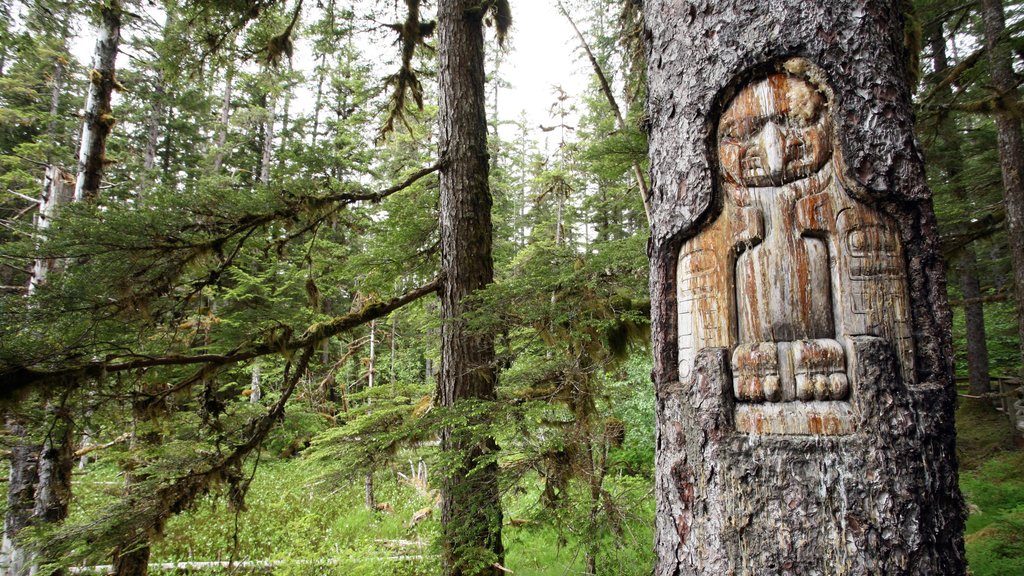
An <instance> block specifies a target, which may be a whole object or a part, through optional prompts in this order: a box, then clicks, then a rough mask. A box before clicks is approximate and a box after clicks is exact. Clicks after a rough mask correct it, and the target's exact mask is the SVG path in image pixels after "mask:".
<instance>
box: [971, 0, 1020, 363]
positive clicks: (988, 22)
mask: <svg viewBox="0 0 1024 576" xmlns="http://www.w3.org/2000/svg"><path fill="white" fill-rule="evenodd" d="M981 15H982V19H983V20H984V22H985V47H986V48H987V49H988V62H989V73H990V75H991V78H992V88H993V89H995V91H996V93H997V94H998V96H999V104H1000V105H999V106H997V107H996V130H997V132H998V138H999V164H1000V166H1001V167H1002V171H1003V204H1004V205H1005V208H1006V231H1007V235H1008V237H1009V242H1008V243H1007V244H1008V246H1009V248H1010V260H1011V262H1012V263H1013V281H1014V287H1015V291H1016V295H1017V336H1018V338H1020V346H1021V354H1022V356H1024V174H1022V171H1024V132H1022V131H1021V125H1020V122H1021V113H1022V109H1021V106H1020V105H1019V104H1018V102H1017V100H1018V98H1019V97H1020V94H1019V92H1018V90H1017V84H1018V79H1017V75H1016V74H1015V73H1014V71H1013V61H1012V53H1011V46H1010V42H1009V40H1010V39H1009V38H1008V37H1007V36H1006V23H1005V17H1004V15H1003V3H1002V0H981Z"/></svg>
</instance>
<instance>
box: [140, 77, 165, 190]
mask: <svg viewBox="0 0 1024 576" xmlns="http://www.w3.org/2000/svg"><path fill="white" fill-rule="evenodd" d="M163 100H164V82H163V78H162V77H161V78H158V79H157V82H156V89H155V90H154V94H153V101H152V103H151V106H150V109H149V117H148V118H147V119H146V132H147V134H146V149H145V151H144V152H143V155H142V169H143V170H145V171H146V172H147V173H148V172H150V171H152V170H153V168H155V167H156V149H157V146H158V145H159V143H160V120H161V119H163V116H164V104H163Z"/></svg>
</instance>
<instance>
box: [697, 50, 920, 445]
mask: <svg viewBox="0 0 1024 576" xmlns="http://www.w3.org/2000/svg"><path fill="white" fill-rule="evenodd" d="M785 70H786V71H784V72H777V73H773V74H770V75H768V76H767V77H762V78H759V79H755V80H754V81H752V82H750V83H748V84H747V85H745V86H742V87H741V88H740V89H739V91H738V93H737V94H736V95H735V96H734V97H733V98H732V100H731V101H730V102H729V103H728V106H727V107H726V108H725V110H724V112H723V114H722V116H721V119H720V121H719V124H718V159H719V184H720V185H719V187H718V190H719V192H720V193H721V194H722V196H723V198H722V200H723V202H722V208H721V213H720V214H719V216H718V217H717V219H716V220H715V221H714V222H713V223H712V224H711V225H709V226H707V227H706V228H704V230H703V231H702V232H701V233H700V234H698V235H697V236H696V237H694V238H692V239H690V240H689V241H687V242H686V243H684V244H683V247H682V249H681V251H680V254H679V263H678V269H677V280H678V288H677V289H678V302H679V362H680V376H681V377H684V378H685V377H688V376H689V375H690V373H691V371H692V367H693V361H694V358H695V357H696V354H697V352H698V351H699V350H700V349H702V348H707V347H723V348H728V349H730V350H731V351H732V371H733V375H732V378H733V393H734V396H735V400H736V412H735V424H736V428H737V430H739V431H744V432H760V433H777V434H846V433H850V432H852V431H853V426H854V424H853V423H854V420H855V419H854V418H853V416H852V413H851V407H850V403H849V402H848V399H849V396H850V394H851V386H850V383H851V379H852V375H851V374H849V373H848V366H847V362H846V358H847V355H848V353H849V354H852V351H851V350H848V348H849V346H850V345H851V344H850V342H849V339H848V338H849V337H852V336H860V335H871V336H880V337H882V338H884V339H886V340H888V341H889V342H890V343H891V344H892V346H893V347H894V349H895V351H896V354H897V356H898V357H899V360H900V372H901V375H902V377H903V379H904V381H906V382H910V381H911V380H912V378H913V374H914V370H913V358H914V350H913V342H912V338H911V333H910V325H909V317H908V314H909V299H908V290H907V281H906V268H905V262H904V258H903V253H902V246H901V244H900V241H899V237H898V235H897V233H896V229H895V226H894V225H893V224H892V222H890V221H889V220H888V219H887V218H886V217H885V216H884V215H883V214H881V213H879V212H878V211H877V210H876V209H874V208H872V207H870V206H868V205H866V204H864V203H862V202H860V201H858V200H857V199H855V198H854V197H853V196H852V195H851V194H850V192H849V191H850V189H851V186H850V185H849V183H848V182H847V181H846V180H844V177H843V175H844V167H843V164H842V163H843V160H842V155H841V153H840V149H839V146H838V139H837V138H836V136H835V134H834V129H833V126H834V125H833V121H832V118H831V110H830V103H831V98H832V97H831V93H830V90H829V88H828V87H827V86H826V85H824V84H823V83H822V82H820V81H815V80H816V79H812V78H811V77H810V76H811V74H810V72H809V71H811V70H814V67H813V66H811V65H810V64H809V63H807V62H806V61H804V60H800V59H794V60H791V61H789V62H788V63H787V65H786V66H785ZM854 384H855V383H854Z"/></svg>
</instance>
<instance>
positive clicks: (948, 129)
mask: <svg viewBox="0 0 1024 576" xmlns="http://www.w3.org/2000/svg"><path fill="white" fill-rule="evenodd" d="M931 47H932V63H933V67H934V68H935V71H936V72H940V73H941V72H942V71H944V70H948V69H949V61H948V59H947V57H946V38H945V36H944V34H943V31H942V26H941V24H940V25H939V26H938V27H937V29H936V30H935V31H934V32H933V34H932V38H931ZM940 95H941V96H942V98H943V101H944V102H948V101H950V100H951V99H952V97H953V92H952V90H951V89H950V86H949V85H948V84H947V85H946V86H945V87H943V88H942V89H941V94H940ZM939 127H940V130H939V132H940V134H941V135H942V138H944V139H945V140H946V142H947V143H948V146H949V152H950V153H949V155H948V156H947V157H946V158H945V159H944V162H943V163H944V165H945V168H946V173H947V175H948V176H949V178H950V180H951V181H953V182H954V189H953V194H954V195H955V196H956V198H957V200H959V201H960V202H968V201H970V194H968V192H967V190H966V189H965V188H964V186H963V185H962V184H960V183H959V182H958V179H959V177H960V174H961V173H962V172H963V166H962V162H961V152H960V149H961V139H960V132H959V130H957V127H956V125H955V124H954V123H953V121H952V118H951V117H950V116H949V115H948V114H943V115H942V116H941V117H940V118H939ZM958 273H959V277H960V290H961V292H963V295H964V323H965V325H966V328H967V375H968V380H969V382H970V391H971V394H976V395H980V394H986V393H988V392H989V391H990V381H989V371H988V370H989V367H988V341H987V338H986V335H985V310H984V304H983V303H982V301H981V281H980V280H979V278H978V257H977V255H976V254H975V251H974V246H973V245H971V244H968V245H967V246H965V247H964V249H963V251H962V252H961V254H960V258H959V266H958Z"/></svg>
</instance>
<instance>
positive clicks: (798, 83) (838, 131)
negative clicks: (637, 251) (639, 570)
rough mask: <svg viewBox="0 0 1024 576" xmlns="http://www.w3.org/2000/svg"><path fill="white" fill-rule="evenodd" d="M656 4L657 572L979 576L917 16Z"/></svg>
mask: <svg viewBox="0 0 1024 576" xmlns="http://www.w3.org/2000/svg"><path fill="white" fill-rule="evenodd" d="M643 10H644V26H645V31H644V38H645V44H646V50H647V56H648V58H647V63H648V65H647V71H648V75H647V78H648V84H647V85H648V88H649V98H648V105H647V106H648V113H649V117H650V122H651V125H650V126H651V128H650V152H649V155H650V161H651V182H652V194H651V199H652V206H651V218H652V223H653V225H652V230H651V239H650V241H649V245H648V254H649V257H650V264H651V266H650V271H651V277H650V291H651V300H652V301H651V323H652V326H651V333H652V348H653V352H654V369H653V372H652V375H653V379H654V388H655V392H656V407H657V410H656V416H655V417H656V446H657V452H656V455H655V498H656V503H657V512H656V518H655V551H656V557H657V560H656V565H655V570H654V574H655V576H682V575H689V576H694V575H701V576H721V575H723V574H829V575H833V576H849V575H858V576H868V575H874V574H886V575H891V576H895V575H900V576H911V575H914V576H926V575H934V574H943V575H949V576H957V575H963V574H965V572H966V561H965V557H964V546H963V529H964V502H963V497H962V495H961V493H960V491H959V487H958V483H957V464H956V448H955V444H956V435H955V428H954V426H953V416H954V410H955V405H956V390H955V387H954V382H953V370H952V368H953V367H952V342H951V337H950V325H951V321H950V319H951V314H950V311H949V305H948V297H947V295H946V281H945V272H944V262H943V259H942V255H941V252H940V244H939V235H938V226H937V222H936V219H935V216H934V212H933V209H932V204H931V194H930V191H929V190H928V189H927V186H926V180H925V173H924V167H923V164H922V162H921V156H920V151H919V150H918V149H917V146H916V142H915V139H914V136H913V131H912V130H913V109H912V106H911V102H910V90H909V87H908V86H907V82H906V55H905V53H904V51H903V49H902V46H903V34H904V18H903V15H902V13H901V6H900V3H898V2H896V3H894V2H889V1H883V0H861V1H859V2H847V1H846V0H819V1H818V2H803V1H799V0H754V1H751V0H720V1H719V2H713V3H705V4H702V5H701V6H700V7H695V6H694V5H692V4H691V3H686V2H677V1H675V0H647V1H646V2H644V3H643ZM797 55H798V57H795V56H797ZM773 251H774V252H773ZM812 252H813V253H814V254H815V255H814V256H810V254H811V253H812ZM772 254H775V256H772ZM755 262H756V264H755ZM768 262H772V263H777V264H778V265H777V266H771V265H768ZM868 262H870V264H868ZM805 264H806V266H805ZM809 267H818V270H820V272H811V271H810V268H809ZM784 289H785V290H787V291H788V294H787V293H783V290H784ZM805 290H806V291H807V292H802V293H803V294H805V302H804V303H803V304H801V302H800V301H799V298H793V299H787V298H788V297H789V296H791V295H792V294H795V293H797V292H799V291H805ZM812 293H813V294H816V295H817V296H814V295H813V294H812ZM814 298H820V300H818V301H817V302H818V303H817V304H815V301H814ZM808 315H817V317H816V319H815V320H811V319H809V318H808ZM805 320H806V323H805V324H804V322H805ZM798 324H799V326H798ZM802 326H806V327H802ZM805 338H812V339H815V344H814V346H813V347H818V346H820V347H821V349H820V350H818V349H817V348H816V351H814V352H812V351H811V349H810V347H808V342H810V340H805ZM825 348H829V349H831V350H832V351H833V352H829V353H827V354H826V355H827V356H828V357H830V358H833V360H828V362H832V364H831V368H824V367H823V366H824V365H823V364H820V363H819V360H820V361H825V360H824V358H825V356H821V357H820V358H819V359H818V360H815V361H814V363H815V368H811V367H810V358H809V356H805V355H803V354H804V353H808V354H822V353H823V352H822V351H823V350H824V349H825ZM798 352H799V353H798ZM790 353H792V354H790ZM840 360H841V363H840V362H839V361H840ZM787 361H789V363H788V364H787V363H786V362H787ZM789 370H791V371H794V372H787V371H789ZM797 370H799V371H802V372H800V373H795V371H797ZM808 371H813V372H815V373H814V374H813V375H811V374H810V372H808ZM822 372H828V373H829V374H828V376H827V377H826V376H825V375H824V374H823V373H822ZM801 374H802V375H801ZM812 377H813V380H814V382H815V385H816V386H818V388H816V389H815V390H814V391H813V392H814V395H810V396H809V395H808V394H807V392H808V388H806V386H808V385H809V383H810V382H811V380H812ZM794 381H795V391H794V389H793V388H789V386H792V385H793V384H794ZM831 386H835V388H828V387H831ZM830 390H831V391H830ZM780 392H781V394H780Z"/></svg>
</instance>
